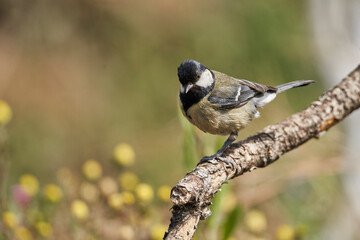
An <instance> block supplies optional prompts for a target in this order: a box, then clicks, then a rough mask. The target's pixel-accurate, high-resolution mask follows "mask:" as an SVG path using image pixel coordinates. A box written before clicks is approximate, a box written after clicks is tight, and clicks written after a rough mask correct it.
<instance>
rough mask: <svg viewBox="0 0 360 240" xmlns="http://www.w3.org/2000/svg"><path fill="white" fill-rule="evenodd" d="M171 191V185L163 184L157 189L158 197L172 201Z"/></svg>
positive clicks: (165, 200)
mask: <svg viewBox="0 0 360 240" xmlns="http://www.w3.org/2000/svg"><path fill="white" fill-rule="evenodd" d="M170 192H171V187H169V186H167V185H163V186H161V187H159V188H158V190H157V195H158V198H159V199H160V200H161V201H164V202H169V201H170Z"/></svg>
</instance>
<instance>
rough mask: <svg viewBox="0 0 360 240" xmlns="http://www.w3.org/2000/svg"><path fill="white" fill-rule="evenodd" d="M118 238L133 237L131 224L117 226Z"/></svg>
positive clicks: (128, 238) (127, 239) (129, 238)
mask: <svg viewBox="0 0 360 240" xmlns="http://www.w3.org/2000/svg"><path fill="white" fill-rule="evenodd" d="M119 238H120V239H125V240H132V239H134V238H135V231H134V229H133V228H132V227H131V226H119Z"/></svg>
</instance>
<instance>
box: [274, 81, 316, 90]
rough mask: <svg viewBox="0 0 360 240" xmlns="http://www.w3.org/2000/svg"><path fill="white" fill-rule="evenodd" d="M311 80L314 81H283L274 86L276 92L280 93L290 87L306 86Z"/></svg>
mask: <svg viewBox="0 0 360 240" xmlns="http://www.w3.org/2000/svg"><path fill="white" fill-rule="evenodd" d="M313 82H315V81H314V80H298V81H293V82H288V83H284V84H281V85H279V86H276V88H277V91H276V93H281V92H283V91H286V90H289V89H291V88H296V87H301V86H306V85H308V84H310V83H313Z"/></svg>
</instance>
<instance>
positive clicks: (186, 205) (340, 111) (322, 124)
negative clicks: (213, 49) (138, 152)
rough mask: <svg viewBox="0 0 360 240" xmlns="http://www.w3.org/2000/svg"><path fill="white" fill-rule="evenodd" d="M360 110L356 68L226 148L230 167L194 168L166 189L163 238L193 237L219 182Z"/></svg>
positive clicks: (359, 72) (359, 70)
mask: <svg viewBox="0 0 360 240" xmlns="http://www.w3.org/2000/svg"><path fill="white" fill-rule="evenodd" d="M359 107H360V65H359V66H358V67H357V68H356V69H355V70H354V71H353V72H351V73H350V74H349V75H348V76H347V77H346V78H345V79H343V80H342V81H341V82H340V83H339V84H338V85H337V86H335V87H334V88H333V89H331V90H329V91H328V92H326V93H325V94H323V95H322V96H321V97H319V99H318V100H316V101H315V102H313V103H311V104H310V106H309V107H308V108H306V109H305V110H303V111H301V112H299V113H296V114H294V115H292V116H290V117H289V118H287V119H285V120H284V121H283V122H280V123H278V124H274V125H271V126H268V127H266V128H264V129H263V130H262V131H260V132H259V133H257V134H256V135H254V136H251V137H249V138H247V139H245V140H243V141H241V142H237V143H233V144H232V145H230V147H229V148H228V149H227V150H226V151H225V152H224V153H223V155H222V157H224V158H226V159H228V160H229V161H230V162H231V164H230V163H225V162H218V161H216V160H214V161H213V162H212V163H202V164H200V165H198V166H197V167H196V168H195V169H194V170H193V171H192V172H190V173H188V174H187V175H186V176H185V177H184V178H183V179H181V180H180V181H179V182H178V184H177V185H176V186H175V187H174V188H173V189H172V191H171V200H172V202H173V204H174V206H173V211H172V214H173V215H172V218H171V223H170V225H169V230H168V232H167V233H165V236H164V239H183V240H185V239H192V237H193V236H194V234H195V231H196V227H197V224H198V223H199V220H200V219H201V220H203V219H205V218H206V217H208V216H209V215H210V214H211V212H210V209H209V206H210V205H211V202H210V201H211V199H212V198H213V197H214V195H215V193H216V192H218V191H219V189H220V187H221V185H222V184H224V183H226V182H227V181H228V180H229V179H232V178H234V177H237V176H240V175H242V174H243V173H245V172H249V171H252V170H254V169H256V168H258V167H266V166H267V165H269V164H271V163H273V162H274V161H276V160H277V159H278V158H279V157H280V156H281V155H283V154H284V153H286V152H288V151H291V150H292V149H294V148H296V147H299V146H300V145H302V144H303V143H305V142H307V141H309V140H310V139H312V138H319V136H320V135H322V134H324V133H325V132H326V131H327V130H328V129H329V128H331V127H332V126H334V125H335V124H336V123H338V122H339V121H341V120H342V119H344V118H345V117H346V116H347V115H349V114H350V113H351V112H352V111H354V110H356V109H358V108H359Z"/></svg>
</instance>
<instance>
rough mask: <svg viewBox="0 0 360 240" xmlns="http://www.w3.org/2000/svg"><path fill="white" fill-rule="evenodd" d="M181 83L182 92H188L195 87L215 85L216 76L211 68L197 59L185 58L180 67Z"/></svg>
mask: <svg viewBox="0 0 360 240" xmlns="http://www.w3.org/2000/svg"><path fill="white" fill-rule="evenodd" d="M178 76H179V81H180V83H181V87H180V92H181V93H183V94H186V93H188V92H189V91H190V90H191V89H192V88H193V87H197V88H209V87H211V86H213V84H214V82H215V77H214V75H213V73H212V72H211V70H210V69H208V68H207V67H205V66H204V65H202V64H201V63H199V62H197V61H195V60H185V61H184V62H182V63H181V64H180V66H179V67H178Z"/></svg>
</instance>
